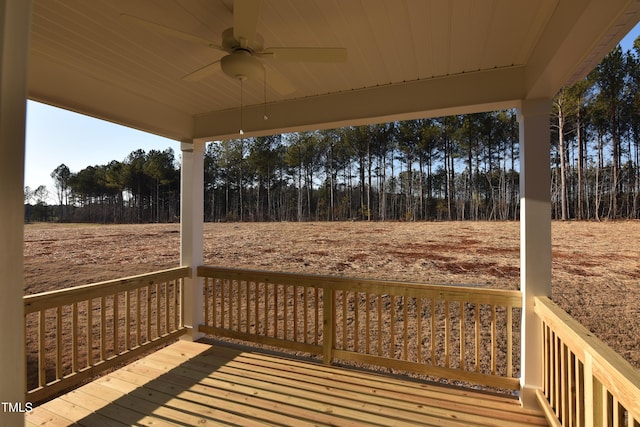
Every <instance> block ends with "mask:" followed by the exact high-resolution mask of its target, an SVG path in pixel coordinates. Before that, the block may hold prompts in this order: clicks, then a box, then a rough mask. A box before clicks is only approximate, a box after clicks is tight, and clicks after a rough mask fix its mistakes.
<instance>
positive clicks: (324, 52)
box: [262, 47, 347, 62]
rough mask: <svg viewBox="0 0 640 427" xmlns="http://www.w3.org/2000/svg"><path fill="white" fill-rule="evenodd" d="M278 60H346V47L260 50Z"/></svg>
mask: <svg viewBox="0 0 640 427" xmlns="http://www.w3.org/2000/svg"><path fill="white" fill-rule="evenodd" d="M262 54H263V55H268V56H271V57H272V58H273V59H277V60H278V61H291V62H346V61H347V49H344V48H340V47H270V48H267V49H265V50H264V51H263V52H262Z"/></svg>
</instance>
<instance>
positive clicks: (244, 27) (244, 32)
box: [233, 0, 261, 47]
mask: <svg viewBox="0 0 640 427" xmlns="http://www.w3.org/2000/svg"><path fill="white" fill-rule="evenodd" d="M260 3H261V0H235V1H234V2H233V38H234V39H236V40H238V41H239V42H240V47H247V46H250V45H251V42H252V41H253V39H254V38H255V36H256V28H257V27H258V17H259V16H260Z"/></svg>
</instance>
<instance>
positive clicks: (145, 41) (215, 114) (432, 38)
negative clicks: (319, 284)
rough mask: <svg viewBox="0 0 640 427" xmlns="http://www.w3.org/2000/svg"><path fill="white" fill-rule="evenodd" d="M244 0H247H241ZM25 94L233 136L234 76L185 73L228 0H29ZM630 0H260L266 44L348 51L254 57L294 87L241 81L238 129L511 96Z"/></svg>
mask: <svg viewBox="0 0 640 427" xmlns="http://www.w3.org/2000/svg"><path fill="white" fill-rule="evenodd" d="M236 1H242V0H236ZM32 13H33V16H32V31H31V42H30V43H31V46H30V75H29V96H30V98H31V99H35V100H38V101H42V102H45V103H50V104H53V105H57V106H60V107H63V108H67V109H71V110H75V111H78V112H80V113H84V114H89V115H93V116H96V117H100V118H103V119H106V120H110V121H114V122H117V123H121V124H124V125H127V126H132V127H136V128H139V129H142V130H145V131H149V132H153V133H156V134H160V135H163V136H167V137H170V138H174V139H179V140H191V139H221V138H231V137H235V136H236V134H237V131H238V128H239V116H240V110H239V105H240V84H239V81H237V80H234V79H232V78H230V77H228V76H226V75H225V74H224V73H222V72H221V71H218V72H217V73H215V74H213V75H211V76H210V77H207V78H204V79H202V80H200V81H195V82H194V81H186V80H183V76H185V75H187V74H189V73H191V72H193V71H194V70H197V69H199V68H200V67H202V66H204V65H206V64H208V63H211V62H213V61H216V60H218V59H220V58H221V57H222V56H223V55H224V52H220V51H217V50H214V49H211V48H209V47H207V46H204V45H201V44H197V43H193V42H189V41H185V40H182V39H178V38H174V37H171V36H168V35H165V34H160V33H157V32H154V31H152V30H150V29H148V28H145V27H142V26H139V25H132V24H131V22H128V21H126V20H123V19H121V15H122V14H128V15H133V16H137V17H139V18H143V19H145V20H147V21H152V22H155V23H157V24H160V25H164V26H167V27H171V28H174V29H176V30H180V31H183V32H187V33H191V34H194V35H196V36H198V37H201V38H206V39H210V40H212V41H214V42H216V43H220V42H221V33H222V31H223V30H225V29H227V28H229V27H231V26H232V25H233V1H232V0H135V1H132V0H91V1H87V0H34V1H33V7H32ZM639 18H640V1H638V0H518V1H514V0H450V1H446V0H366V1H365V0H263V1H262V5H261V9H260V15H259V21H258V27H257V31H258V33H259V34H260V35H262V37H263V38H264V41H265V43H264V44H265V46H268V47H279V46H291V47H296V46H307V47H344V48H346V49H347V50H348V59H347V61H346V62H345V63H336V64H333V63H329V64H327V63H288V62H276V61H273V60H270V59H263V61H264V62H265V63H266V64H267V65H268V71H267V83H268V82H269V78H270V75H271V74H270V73H278V74H279V75H280V76H281V77H284V78H286V79H287V80H288V81H289V82H290V83H291V85H292V89H293V91H292V92H291V93H288V94H282V93H279V92H277V91H275V90H273V89H272V88H270V87H269V86H267V90H266V109H267V113H268V116H269V120H266V121H265V120H264V119H263V113H264V108H265V105H264V101H265V88H264V82H263V81H262V79H260V80H248V81H246V82H245V83H244V95H243V103H244V106H245V108H244V112H243V121H244V125H243V127H245V131H246V133H247V135H262V134H268V133H275V132H281V131H287V130H295V129H312V128H321V127H331V126H338V125H343V124H348V123H354V124H359V123H370V122H376V121H382V120H389V119H396V118H413V117H420V116H428V115H437V114H442V113H450V112H468V111H480V110H482V109H487V108H501V107H509V106H517V103H518V102H519V101H520V100H522V99H526V98H538V97H551V96H553V95H554V94H555V92H556V91H557V90H558V89H559V88H560V87H561V86H562V85H563V84H566V83H570V82H571V81H573V80H576V79H578V78H581V77H582V76H584V75H585V74H586V73H587V72H588V71H589V70H590V69H592V68H593V66H595V64H597V62H598V61H599V60H600V59H601V58H602V57H603V56H604V55H605V54H606V53H607V52H608V51H609V50H610V49H611V48H612V47H613V46H615V44H616V43H617V42H618V41H619V40H620V39H621V38H622V37H623V36H624V35H625V34H626V33H627V32H628V31H629V30H630V29H631V28H632V27H633V25H635V24H636V23H637V22H638V20H639Z"/></svg>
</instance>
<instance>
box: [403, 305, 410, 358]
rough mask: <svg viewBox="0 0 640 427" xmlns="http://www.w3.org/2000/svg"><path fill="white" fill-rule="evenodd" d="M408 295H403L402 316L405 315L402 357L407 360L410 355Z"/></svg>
mask: <svg viewBox="0 0 640 427" xmlns="http://www.w3.org/2000/svg"><path fill="white" fill-rule="evenodd" d="M407 298H408V297H407V295H406V294H405V295H403V296H402V316H403V317H404V346H403V354H402V359H403V360H407V359H408V355H409V348H408V345H409V312H408V307H407V306H408V305H409V304H408V301H407Z"/></svg>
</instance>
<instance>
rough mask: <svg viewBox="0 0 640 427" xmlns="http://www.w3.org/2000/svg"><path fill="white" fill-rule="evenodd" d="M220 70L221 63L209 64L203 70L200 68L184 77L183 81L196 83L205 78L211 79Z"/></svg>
mask: <svg viewBox="0 0 640 427" xmlns="http://www.w3.org/2000/svg"><path fill="white" fill-rule="evenodd" d="M219 69H220V61H216V62H212V63H211V64H207V65H205V66H204V67H202V68H198V69H197V70H195V71H194V72H192V73H189V74H187V75H186V76H184V77H182V80H187V81H190V82H196V81H198V80H202V79H204V78H205V77H209V76H210V75H212V74H214V73H215V72H217V71H218V70H219Z"/></svg>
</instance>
